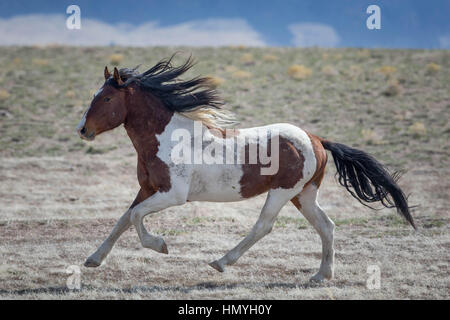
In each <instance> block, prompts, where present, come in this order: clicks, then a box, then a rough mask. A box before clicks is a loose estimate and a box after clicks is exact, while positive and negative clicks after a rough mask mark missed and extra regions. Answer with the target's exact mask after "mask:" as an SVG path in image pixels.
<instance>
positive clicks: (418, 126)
mask: <svg viewBox="0 0 450 320" xmlns="http://www.w3.org/2000/svg"><path fill="white" fill-rule="evenodd" d="M408 131H409V133H410V134H412V135H413V136H415V137H421V136H425V135H426V134H427V129H426V128H425V125H424V124H423V123H422V122H415V123H414V124H412V125H411V126H409V128H408Z"/></svg>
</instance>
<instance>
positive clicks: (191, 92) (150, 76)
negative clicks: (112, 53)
mask: <svg viewBox="0 0 450 320" xmlns="http://www.w3.org/2000/svg"><path fill="white" fill-rule="evenodd" d="M174 56H175V55H173V56H172V57H170V58H169V59H163V60H161V61H159V62H158V63H157V64H156V65H154V66H153V67H152V68H150V69H148V70H147V71H145V72H143V73H139V72H137V69H138V68H139V66H137V67H135V68H134V69H129V68H123V69H120V70H119V73H120V77H121V78H122V80H123V81H124V84H123V85H122V86H127V85H129V84H131V83H134V82H136V83H138V84H139V86H140V87H141V88H142V89H143V90H146V91H148V92H151V93H152V94H153V95H155V96H156V97H158V98H159V99H160V100H161V101H162V103H163V104H164V106H165V107H166V108H168V109H169V110H172V111H174V112H178V113H179V114H181V115H183V116H185V117H187V118H190V119H192V120H195V121H201V122H203V123H204V124H205V125H206V126H207V127H209V128H224V127H228V126H230V125H233V124H234V123H235V121H234V116H233V114H232V113H231V112H229V111H225V110H223V109H222V105H223V102H222V100H221V99H220V98H219V96H218V94H217V91H216V90H215V89H213V88H212V87H211V84H210V78H208V77H195V78H193V79H190V80H185V81H184V80H181V79H178V77H179V76H181V75H182V74H184V73H185V72H186V71H188V70H189V69H190V68H192V67H193V66H194V64H195V62H194V60H193V59H192V58H191V57H189V58H188V59H187V60H186V62H185V63H183V64H182V65H180V66H178V67H174V66H173V65H172V63H171V62H172V60H173V58H174ZM110 80H112V79H110ZM116 85H117V84H116Z"/></svg>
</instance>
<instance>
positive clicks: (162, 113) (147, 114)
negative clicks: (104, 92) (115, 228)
mask: <svg viewBox="0 0 450 320" xmlns="http://www.w3.org/2000/svg"><path fill="white" fill-rule="evenodd" d="M129 89H132V90H131V92H130V93H129V94H127V96H126V99H127V100H128V102H127V104H128V106H129V110H128V115H127V119H126V121H125V124H124V126H125V129H126V130H127V133H128V136H129V137H130V139H131V141H132V142H133V145H134V147H135V149H136V152H137V154H138V165H137V175H138V181H139V185H140V186H141V189H142V193H143V195H145V196H147V198H148V197H149V196H151V195H152V194H153V193H155V192H156V191H161V192H167V191H169V190H170V187H171V185H170V172H169V167H168V165H167V164H166V163H164V162H163V161H162V160H161V159H160V158H158V157H157V153H158V149H159V141H158V139H157V138H156V135H157V134H161V133H162V132H163V131H164V129H165V127H166V126H167V124H168V123H169V122H170V119H171V118H172V116H173V112H172V111H170V110H168V109H167V108H166V107H164V105H163V104H162V103H161V102H160V101H159V99H157V98H156V97H154V96H153V95H151V94H150V93H148V92H141V93H142V94H132V93H133V92H134V91H137V90H139V88H138V87H137V86H136V87H135V88H133V86H131V87H130V88H129Z"/></svg>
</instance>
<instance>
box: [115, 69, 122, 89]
mask: <svg viewBox="0 0 450 320" xmlns="http://www.w3.org/2000/svg"><path fill="white" fill-rule="evenodd" d="M114 80H116V82H117V84H118V85H119V86H121V85H123V81H122V79H121V78H120V74H119V70H117V68H116V67H114Z"/></svg>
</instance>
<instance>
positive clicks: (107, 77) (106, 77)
mask: <svg viewBox="0 0 450 320" xmlns="http://www.w3.org/2000/svg"><path fill="white" fill-rule="evenodd" d="M109 77H111V73H109V70H108V67H105V80H108V79H109Z"/></svg>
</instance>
